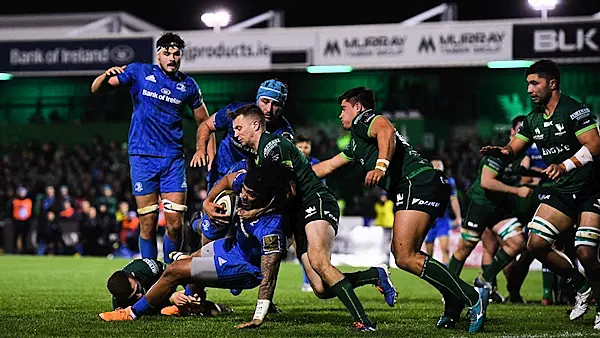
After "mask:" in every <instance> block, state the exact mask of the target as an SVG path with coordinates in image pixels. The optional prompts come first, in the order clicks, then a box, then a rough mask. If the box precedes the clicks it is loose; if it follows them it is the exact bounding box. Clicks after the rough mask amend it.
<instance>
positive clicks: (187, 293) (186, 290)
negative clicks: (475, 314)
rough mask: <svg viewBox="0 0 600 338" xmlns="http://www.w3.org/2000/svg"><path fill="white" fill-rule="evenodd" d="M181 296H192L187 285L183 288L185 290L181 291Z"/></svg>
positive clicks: (192, 293)
mask: <svg viewBox="0 0 600 338" xmlns="http://www.w3.org/2000/svg"><path fill="white" fill-rule="evenodd" d="M183 294H184V295H186V296H193V295H194V292H193V291H192V289H191V288H190V286H189V284H188V285H186V286H185V290H184V291H183Z"/></svg>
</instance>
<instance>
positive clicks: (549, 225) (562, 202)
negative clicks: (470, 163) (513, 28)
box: [481, 59, 600, 329]
mask: <svg viewBox="0 0 600 338" xmlns="http://www.w3.org/2000/svg"><path fill="white" fill-rule="evenodd" d="M525 77H526V82H527V92H528V93H529V95H530V97H531V99H532V101H533V103H534V104H535V105H536V107H535V108H534V110H533V111H532V112H530V113H529V114H528V115H527V118H526V119H525V121H524V122H523V126H522V127H521V129H520V130H519V132H518V133H517V135H516V137H515V138H513V139H512V140H511V141H510V142H509V143H508V144H507V145H505V146H504V147H501V146H486V147H483V148H482V149H481V153H482V154H483V155H489V156H494V157H503V158H507V159H511V158H515V157H518V156H520V155H521V154H522V153H524V152H525V151H526V150H527V148H529V147H530V146H531V145H532V143H534V142H535V144H536V145H537V147H538V148H539V149H540V150H541V153H542V157H543V159H544V162H546V163H547V164H548V167H547V168H546V169H544V170H543V171H542V172H543V173H545V174H547V175H548V176H549V178H550V179H552V180H553V182H552V186H551V187H550V194H549V197H548V198H547V199H544V200H543V201H542V202H541V203H540V205H539V207H538V209H537V211H536V212H535V215H534V217H533V219H532V220H531V222H530V223H529V225H528V228H529V239H528V241H527V250H528V251H529V252H530V253H531V254H532V255H533V257H535V258H536V259H538V260H539V261H540V262H542V263H543V264H544V265H546V266H547V267H548V268H549V269H550V270H552V271H554V272H555V273H556V274H557V275H559V276H562V277H564V278H567V279H568V280H570V281H571V282H572V283H573V284H574V286H575V288H576V289H577V296H576V303H575V306H574V307H573V309H572V310H571V312H570V315H569V318H570V319H571V320H576V319H578V318H581V317H582V316H583V315H584V314H585V312H586V311H587V310H588V306H589V305H588V303H589V300H590V297H591V296H592V288H593V290H594V298H596V299H597V301H598V300H600V297H599V296H600V295H599V294H598V293H599V292H600V287H599V285H598V283H600V261H599V260H598V243H599V242H600V203H598V199H599V198H600V175H599V174H600V173H599V171H600V170H599V169H600V166H599V165H598V161H595V158H597V157H598V156H599V155H600V136H599V134H598V124H597V123H596V117H595V115H594V114H592V112H591V111H590V109H589V108H588V107H586V106H585V105H583V104H582V103H580V102H578V101H577V100H575V99H573V98H572V97H570V96H568V95H566V94H563V93H562V91H561V89H560V80H561V79H560V70H559V68H558V66H557V65H556V64H555V63H554V62H553V61H551V60H546V59H543V60H539V61H537V62H535V63H534V64H532V65H531V66H530V67H529V68H527V70H526V72H525ZM575 224H577V225H578V229H577V232H576V235H575V246H576V248H577V249H576V250H577V258H578V260H579V262H580V263H581V265H582V266H583V267H584V269H585V274H586V276H585V277H584V276H583V275H582V274H581V273H579V271H578V270H577V268H576V267H575V266H574V265H573V264H572V262H571V261H570V260H569V259H568V257H566V256H565V254H564V253H562V252H560V251H558V250H556V249H554V248H553V247H552V244H554V242H555V240H556V238H557V237H558V236H559V235H560V234H561V233H563V232H565V231H567V230H568V229H570V228H572V227H573V226H574V225H575ZM586 277H587V279H588V280H589V281H590V283H591V285H592V288H590V287H589V286H588V284H587V281H586ZM597 303H600V302H597ZM594 328H596V329H600V312H598V311H597V315H596V320H595V323H594Z"/></svg>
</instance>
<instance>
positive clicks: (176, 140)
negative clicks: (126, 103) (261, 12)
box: [92, 33, 214, 262]
mask: <svg viewBox="0 0 600 338" xmlns="http://www.w3.org/2000/svg"><path fill="white" fill-rule="evenodd" d="M184 48H185V42H184V41H183V40H182V39H181V37H179V35H177V34H174V33H165V34H163V35H162V36H161V37H160V38H159V39H158V41H157V42H156V58H157V61H158V64H157V65H151V64H142V63H132V64H129V65H127V66H122V67H112V68H110V69H108V70H107V71H106V72H104V73H102V74H101V75H100V76H98V77H97V78H96V79H95V80H94V82H93V83H92V92H93V93H96V92H98V91H100V90H102V89H104V88H107V87H110V86H112V87H117V86H120V85H126V86H130V88H131V89H130V91H131V95H132V97H133V115H132V118H131V127H130V128H129V162H130V166H131V183H132V193H133V195H134V196H135V201H136V204H137V206H138V209H137V212H138V214H139V216H140V238H139V246H140V253H141V255H142V258H153V259H156V258H157V256H158V249H157V243H156V230H157V229H156V226H157V221H158V211H159V205H158V203H159V194H160V198H161V199H162V201H163V203H164V210H165V218H166V222H167V225H166V233H165V236H164V244H163V248H164V257H165V258H164V259H165V262H169V253H170V252H172V251H176V250H178V249H179V243H180V240H181V238H180V237H181V226H182V224H183V214H184V212H185V211H186V210H187V206H186V205H185V201H186V191H187V182H186V177H185V159H184V154H183V124H182V119H183V116H182V115H183V113H184V111H185V108H186V107H189V108H191V109H192V111H193V114H194V118H195V119H196V122H198V123H199V124H201V123H202V122H203V121H205V120H206V119H207V118H208V111H207V109H206V105H205V104H204V102H203V99H202V93H201V92H200V88H199V87H198V84H197V83H196V81H194V79H192V78H191V77H189V76H188V75H186V74H184V73H182V72H180V71H179V67H180V66H181V58H182V56H183V49H184ZM209 149H211V151H209V152H208V153H209V155H208V156H210V157H211V158H212V157H213V156H214V146H212V147H209Z"/></svg>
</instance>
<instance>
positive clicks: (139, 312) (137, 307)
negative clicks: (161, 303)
mask: <svg viewBox="0 0 600 338" xmlns="http://www.w3.org/2000/svg"><path fill="white" fill-rule="evenodd" d="M153 310H154V306H152V305H150V303H148V300H147V299H146V296H144V297H142V298H141V299H140V300H138V301H137V302H135V304H133V306H132V307H131V311H133V314H134V315H135V316H136V317H140V316H143V315H145V314H148V313H150V312H152V311H153Z"/></svg>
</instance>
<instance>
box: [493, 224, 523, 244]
mask: <svg viewBox="0 0 600 338" xmlns="http://www.w3.org/2000/svg"><path fill="white" fill-rule="evenodd" d="M498 237H500V238H502V240H503V241H504V242H512V243H514V244H515V245H518V244H519V243H523V245H524V240H523V226H522V225H521V222H519V220H518V219H517V218H516V217H515V218H511V219H509V220H507V221H506V222H505V223H504V225H502V227H501V228H500V229H499V230H498Z"/></svg>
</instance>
